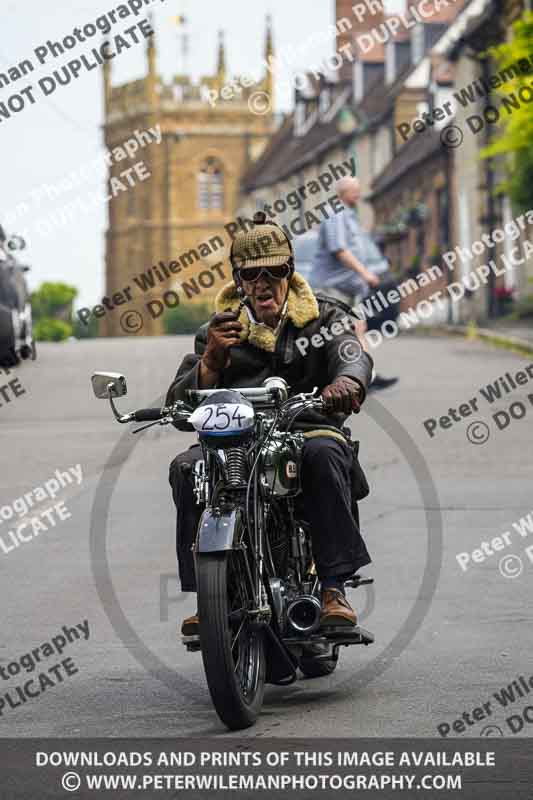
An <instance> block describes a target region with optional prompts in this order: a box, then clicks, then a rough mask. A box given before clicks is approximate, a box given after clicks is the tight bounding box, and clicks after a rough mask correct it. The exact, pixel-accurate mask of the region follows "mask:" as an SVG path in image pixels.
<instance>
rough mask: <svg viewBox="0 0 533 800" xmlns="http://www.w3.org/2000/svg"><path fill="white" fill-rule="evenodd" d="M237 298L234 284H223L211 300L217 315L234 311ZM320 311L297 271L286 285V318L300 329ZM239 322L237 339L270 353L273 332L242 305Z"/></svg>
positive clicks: (238, 299) (273, 342)
mask: <svg viewBox="0 0 533 800" xmlns="http://www.w3.org/2000/svg"><path fill="white" fill-rule="evenodd" d="M239 302H240V298H239V295H238V293H237V287H236V286H235V283H234V282H233V281H232V282H231V283H228V284H227V285H226V286H224V287H223V288H222V289H221V290H220V292H219V293H218V295H217V297H216V299H215V310H216V312H217V314H220V313H221V312H222V311H228V310H231V311H236V310H237V309H238V307H239ZM319 316H320V311H319V309H318V302H317V299H316V297H315V295H314V294H313V290H312V289H311V287H310V286H309V284H308V283H307V281H306V280H305V279H304V278H302V276H301V275H299V274H298V273H297V272H295V273H294V274H293V276H292V278H291V282H290V286H289V297H288V300H287V318H288V319H290V320H291V322H292V323H293V324H294V325H296V327H297V328H303V327H304V326H305V325H307V324H308V323H309V322H312V321H313V320H314V319H318V317H319ZM239 322H240V323H241V325H242V328H243V329H242V332H241V342H245V341H246V340H248V341H249V342H250V344H253V345H255V346H256V347H259V348H260V349H261V350H266V351H267V352H269V353H273V352H274V350H275V349H276V332H275V331H273V330H272V328H268V327H267V326H266V325H260V324H258V323H255V322H253V321H251V320H250V319H249V317H248V314H247V313H246V309H245V308H243V309H242V311H241V313H240V315H239Z"/></svg>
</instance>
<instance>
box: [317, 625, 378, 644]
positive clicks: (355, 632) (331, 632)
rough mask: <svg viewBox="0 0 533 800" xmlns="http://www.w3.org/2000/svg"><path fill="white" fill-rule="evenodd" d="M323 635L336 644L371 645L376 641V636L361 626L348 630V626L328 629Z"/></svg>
mask: <svg viewBox="0 0 533 800" xmlns="http://www.w3.org/2000/svg"><path fill="white" fill-rule="evenodd" d="M323 635H324V636H325V638H326V639H327V640H328V641H329V642H334V643H335V644H365V645H369V644H372V643H373V641H374V634H373V633H370V631H367V630H365V629H364V628H361V627H360V626H359V625H354V627H353V628H347V627H346V626H344V627H343V626H339V627H337V628H333V627H332V628H326V629H325V630H324V632H323Z"/></svg>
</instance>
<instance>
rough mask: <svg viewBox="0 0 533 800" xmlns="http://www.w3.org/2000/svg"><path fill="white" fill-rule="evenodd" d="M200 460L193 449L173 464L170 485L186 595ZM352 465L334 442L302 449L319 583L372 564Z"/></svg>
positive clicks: (191, 578) (348, 452)
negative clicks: (195, 474) (356, 500)
mask: <svg viewBox="0 0 533 800" xmlns="http://www.w3.org/2000/svg"><path fill="white" fill-rule="evenodd" d="M201 457H202V451H201V448H200V446H199V445H194V446H193V447H191V448H190V449H189V450H187V451H185V452H184V453H180V454H179V455H178V456H177V457H176V458H175V459H174V461H172V463H171V464H170V472H169V481H170V485H171V487H172V496H173V498H174V503H175V505H176V509H177V522H176V552H177V557H178V567H179V575H180V580H181V588H182V591H184V592H195V591H196V581H195V575H194V560H193V555H192V552H191V548H192V545H193V543H194V541H195V538H196V531H197V528H198V522H199V519H200V515H201V513H202V508H201V507H200V506H198V505H196V502H195V498H194V495H193V477H192V471H191V470H190V469H189V467H192V465H193V463H194V462H195V461H196V460H198V459H199V458H201ZM352 459H353V452H352V449H351V448H350V447H349V445H347V444H344V443H343V442H341V441H339V440H337V439H333V438H331V437H326V436H320V437H318V436H317V437H315V438H312V439H308V440H307V441H306V443H305V445H304V448H303V454H302V493H303V498H302V500H303V510H304V514H305V519H306V520H307V521H308V522H309V524H310V528H311V539H312V545H313V556H314V559H315V565H316V569H317V574H318V577H319V579H320V580H324V578H332V577H337V576H338V577H348V576H349V575H352V574H353V573H354V572H357V570H359V569H360V568H361V567H364V566H365V565H366V564H369V563H370V556H369V554H368V551H367V549H366V546H365V543H364V541H363V538H362V536H361V533H360V531H359V525H358V521H356V519H357V518H358V514H357V505H356V504H355V503H352V487H351V468H352ZM184 465H185V471H184V469H183V467H184Z"/></svg>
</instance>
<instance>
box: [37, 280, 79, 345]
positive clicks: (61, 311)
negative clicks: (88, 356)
mask: <svg viewBox="0 0 533 800" xmlns="http://www.w3.org/2000/svg"><path fill="white" fill-rule="evenodd" d="M77 294H78V290H77V289H76V288H75V287H74V286H69V285H68V284H66V283H43V284H42V285H41V286H40V287H39V288H38V289H37V290H36V291H35V292H32V295H31V306H32V311H33V318H34V336H35V339H36V340H37V341H38V342H61V341H64V340H65V339H68V338H69V336H72V322H71V320H72V304H73V302H74V299H75V297H76V296H77Z"/></svg>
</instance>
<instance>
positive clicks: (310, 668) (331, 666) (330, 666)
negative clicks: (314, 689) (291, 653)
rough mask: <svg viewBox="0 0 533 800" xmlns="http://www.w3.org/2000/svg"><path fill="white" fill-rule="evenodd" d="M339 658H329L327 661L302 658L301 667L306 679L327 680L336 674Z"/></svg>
mask: <svg viewBox="0 0 533 800" xmlns="http://www.w3.org/2000/svg"><path fill="white" fill-rule="evenodd" d="M337 662H338V658H328V659H327V661H317V659H316V658H313V657H310V658H305V657H302V658H301V659H300V663H299V667H300V670H301V671H302V672H303V674H304V675H305V677H306V678H325V677H326V675H331V673H332V672H335V668H336V666H337Z"/></svg>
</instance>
